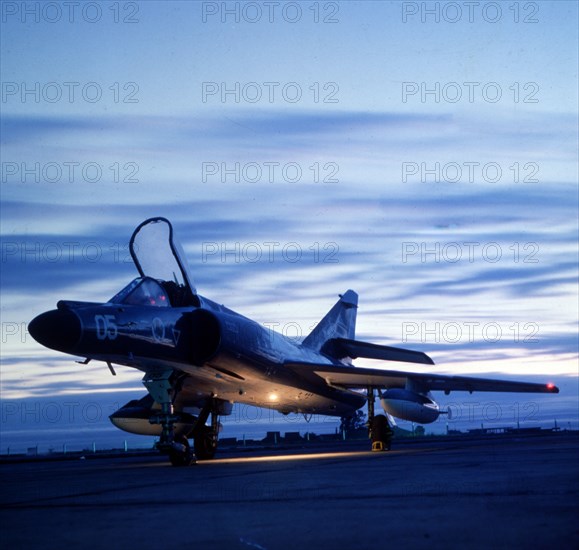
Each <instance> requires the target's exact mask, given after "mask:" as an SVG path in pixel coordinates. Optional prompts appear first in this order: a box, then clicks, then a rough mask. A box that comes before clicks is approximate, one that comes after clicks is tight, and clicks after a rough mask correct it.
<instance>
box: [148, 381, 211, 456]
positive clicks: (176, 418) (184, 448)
mask: <svg viewBox="0 0 579 550" xmlns="http://www.w3.org/2000/svg"><path fill="white" fill-rule="evenodd" d="M143 384H144V385H145V387H146V388H147V390H148V391H149V393H150V394H151V396H152V397H153V399H154V400H155V401H156V402H157V403H159V405H161V412H160V413H159V414H157V415H155V416H152V417H151V418H150V419H149V422H151V424H160V425H161V437H160V439H159V442H158V443H157V445H156V447H157V449H158V450H159V451H160V452H161V453H163V454H166V455H168V456H169V460H170V461H171V464H172V465H173V466H189V465H190V464H191V463H192V462H193V461H194V460H195V458H197V459H199V460H207V459H211V458H213V457H214V456H215V451H216V449H217V438H218V431H219V430H218V426H219V415H218V409H217V403H216V400H215V399H214V398H209V399H207V402H206V403H205V405H204V407H203V409H202V410H201V413H200V414H199V416H198V417H197V419H196V420H195V423H194V425H193V428H192V429H189V430H188V432H187V433H178V434H176V433H175V425H176V424H177V423H180V422H181V421H182V418H181V416H180V415H179V414H175V412H174V408H173V403H174V401H175V398H176V396H177V394H178V393H179V390H180V381H179V378H178V377H175V374H174V372H173V371H163V372H161V373H155V374H154V375H147V376H145V378H144V379H143ZM209 415H211V426H206V425H205V423H206V422H207V420H208V418H209ZM188 437H192V438H193V439H194V450H195V452H194V453H193V449H191V446H190V444H189V440H188Z"/></svg>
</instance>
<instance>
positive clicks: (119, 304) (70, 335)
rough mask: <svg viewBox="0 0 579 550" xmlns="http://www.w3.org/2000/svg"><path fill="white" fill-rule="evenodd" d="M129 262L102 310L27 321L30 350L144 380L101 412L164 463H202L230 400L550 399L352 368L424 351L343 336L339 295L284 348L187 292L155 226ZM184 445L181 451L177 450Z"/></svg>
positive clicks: (176, 255) (319, 408) (178, 259)
mask: <svg viewBox="0 0 579 550" xmlns="http://www.w3.org/2000/svg"><path fill="white" fill-rule="evenodd" d="M129 248H130V253H131V256H132V258H133V261H134V263H135V266H136V268H137V270H138V272H139V277H137V278H136V279H135V280H133V281H132V282H130V283H129V284H128V285H127V286H126V287H125V288H123V289H122V290H121V291H120V292H119V293H118V294H116V295H115V296H113V297H112V298H111V299H110V300H109V301H108V302H105V303H93V302H78V301H68V300H61V301H59V302H58V303H57V309H55V310H52V311H47V312H45V313H42V314H41V315H39V316H37V317H36V318H35V319H33V320H32V321H31V322H30V325H29V332H30V334H31V335H32V336H33V337H34V339H35V340H37V341H38V342H39V343H40V344H42V345H44V346H46V347H48V348H51V349H55V350H58V351H61V352H64V353H68V354H71V355H76V356H80V357H84V358H85V361H84V363H88V362H89V361H91V360H96V361H104V362H105V363H106V364H107V365H108V367H109V369H110V370H111V372H112V373H113V374H115V370H114V367H113V364H118V365H125V366H128V367H133V368H136V369H138V370H140V371H142V372H143V373H144V377H143V384H144V385H145V387H146V389H147V391H148V394H147V395H146V396H145V397H143V398H142V399H140V400H135V401H131V402H129V403H127V404H126V405H125V406H124V407H122V408H120V409H119V410H118V411H116V412H115V413H113V414H112V415H111V417H110V418H111V421H112V422H113V424H114V425H115V426H117V427H119V428H121V429H123V430H126V431H129V432H132V433H137V434H144V435H154V436H158V437H159V441H158V443H157V446H158V449H159V450H160V451H161V452H163V453H165V454H167V455H168V456H169V458H170V461H171V463H172V464H173V465H176V466H182V465H188V464H190V463H191V461H192V460H193V458H194V455H195V456H196V457H197V458H198V459H209V458H213V456H214V454H215V450H216V448H217V440H218V432H219V416H220V415H228V414H231V412H232V407H233V403H236V402H237V403H245V404H248V405H255V406H258V407H267V408H272V409H275V410H277V411H279V412H281V413H284V414H287V413H301V414H304V415H310V414H313V413H316V414H322V415H331V416H349V415H352V414H353V413H354V412H355V411H356V410H357V409H359V408H361V407H363V406H364V405H365V404H366V403H368V417H369V426H370V427H372V426H373V425H375V424H374V420H376V419H378V418H382V419H384V418H385V417H384V416H383V415H376V417H375V416H374V401H375V395H376V393H375V392H377V394H378V396H379V397H380V403H381V405H382V408H383V409H384V411H385V412H386V413H387V415H392V416H393V417H397V418H401V419H405V420H410V421H413V422H417V423H424V424H426V423H430V422H434V421H435V420H436V419H437V418H438V417H439V415H440V414H444V413H445V412H447V411H442V410H440V407H439V406H438V404H437V403H436V402H435V401H434V399H433V397H432V395H431V391H443V392H444V393H446V394H448V393H450V392H451V391H468V392H471V393H472V392H473V391H492V392H540V393H558V391H559V390H558V388H557V387H556V386H554V385H553V384H535V383H527V382H514V381H503V380H489V379H484V378H469V377H463V376H444V375H437V374H429V373H425V372H403V371H398V370H385V369H378V368H362V367H356V366H353V365H352V359H356V358H358V357H363V358H370V359H378V360H382V361H396V362H405V363H417V364H423V365H432V364H434V363H433V361H432V360H431V359H430V357H428V356H427V355H426V354H424V353H421V352H417V351H411V350H407V349H400V348H395V347H390V346H383V345H377V344H371V343H368V342H362V341H360V340H356V339H355V334H354V330H355V324H356V312H357V307H358V295H357V294H356V293H355V292H354V291H352V290H348V291H347V292H345V293H344V294H342V295H340V299H339V300H338V301H337V303H336V304H335V305H334V306H333V307H332V308H331V309H330V311H329V312H328V313H327V314H326V316H325V317H324V318H323V319H322V320H321V321H320V322H319V323H318V324H317V325H316V326H315V328H314V329H313V330H312V332H311V333H310V334H309V335H308V336H307V337H306V338H305V339H304V340H303V341H302V342H301V343H297V342H296V341H295V340H292V339H289V338H287V337H285V336H283V335H281V334H279V333H277V332H275V331H272V330H271V329H269V328H266V327H264V326H262V325H260V324H258V323H256V322H254V321H252V320H250V319H248V318H246V317H243V316H242V315H240V314H238V313H236V312H234V311H232V310H230V309H227V308H226V307H224V306H222V305H219V304H218V303H216V302H213V301H211V300H209V299H207V298H204V297H203V296H201V295H199V294H198V293H197V291H196V289H195V287H194V285H193V281H192V278H191V276H190V273H189V269H188V267H187V262H186V260H185V256H184V254H183V251H182V249H181V247H180V246H179V244H178V242H177V241H176V239H175V236H174V234H173V227H172V225H171V223H170V222H169V221H168V220H167V219H165V218H160V217H157V218H151V219H148V220H146V221H144V222H143V223H141V224H140V225H139V226H138V227H137V228H136V229H135V231H134V232H133V235H132V237H131V240H130V244H129ZM189 439H193V442H194V445H193V449H191V446H190V444H189Z"/></svg>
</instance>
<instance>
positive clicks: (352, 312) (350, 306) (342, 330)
mask: <svg viewBox="0 0 579 550" xmlns="http://www.w3.org/2000/svg"><path fill="white" fill-rule="evenodd" d="M357 309H358V295H357V294H356V293H355V292H354V291H353V290H348V291H347V292H346V293H345V294H340V299H339V300H338V301H337V302H336V304H335V305H334V307H333V308H332V309H330V311H328V313H326V315H325V317H324V318H323V319H322V320H321V321H320V322H319V323H318V324H317V325H316V326H315V327H314V330H312V332H310V334H308V336H306V338H305V340H304V341H303V342H302V345H304V346H306V347H308V348H311V349H315V350H316V351H319V350H320V349H321V348H322V346H323V345H324V344H325V343H326V342H327V341H328V340H329V339H331V338H347V339H350V340H353V339H354V338H355V331H356V310H357Z"/></svg>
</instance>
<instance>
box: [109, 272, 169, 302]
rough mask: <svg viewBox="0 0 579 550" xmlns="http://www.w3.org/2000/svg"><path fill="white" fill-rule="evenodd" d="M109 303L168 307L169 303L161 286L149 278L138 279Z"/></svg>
mask: <svg viewBox="0 0 579 550" xmlns="http://www.w3.org/2000/svg"><path fill="white" fill-rule="evenodd" d="M109 302H111V303H113V304H126V305H130V306H156V307H170V306H171V303H170V301H169V297H168V295H167V293H166V292H165V289H164V288H163V287H162V286H161V284H160V283H159V282H157V281H155V280H154V279H151V278H150V277H139V278H138V279H135V280H134V281H132V282H130V283H129V284H128V285H127V286H126V287H125V288H123V290H121V291H120V292H119V293H118V294H116V295H115V296H113V297H112V298H111V299H110V300H109Z"/></svg>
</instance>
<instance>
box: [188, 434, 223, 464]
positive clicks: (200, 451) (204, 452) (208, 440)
mask: <svg viewBox="0 0 579 550" xmlns="http://www.w3.org/2000/svg"><path fill="white" fill-rule="evenodd" d="M193 446H194V448H195V456H196V457H197V458H198V459H199V460H211V459H212V458H213V457H214V456H215V451H216V450H217V437H216V436H215V435H214V434H213V432H212V431H211V429H210V428H209V427H207V426H205V427H204V429H203V430H202V432H201V433H200V434H199V435H198V436H197V437H196V438H195V440H194V442H193Z"/></svg>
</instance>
